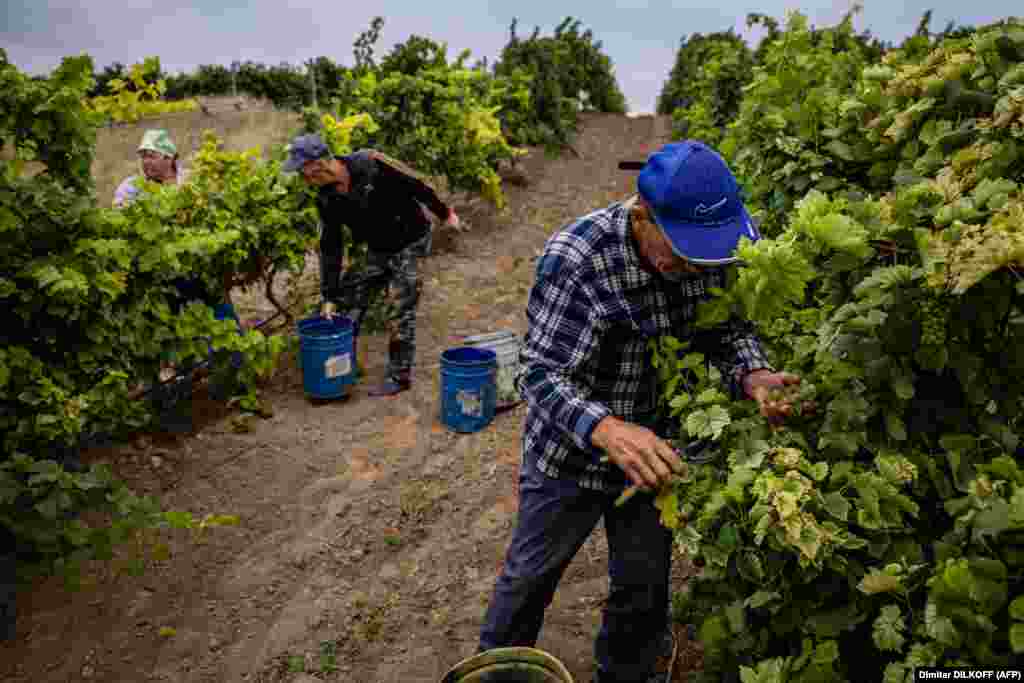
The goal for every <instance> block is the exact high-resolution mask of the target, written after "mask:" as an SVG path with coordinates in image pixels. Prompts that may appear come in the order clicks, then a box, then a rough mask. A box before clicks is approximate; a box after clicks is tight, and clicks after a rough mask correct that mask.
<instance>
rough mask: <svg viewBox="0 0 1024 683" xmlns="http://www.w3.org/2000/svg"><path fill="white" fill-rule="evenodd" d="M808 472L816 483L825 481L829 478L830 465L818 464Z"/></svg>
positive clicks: (825, 463) (812, 466)
mask: <svg viewBox="0 0 1024 683" xmlns="http://www.w3.org/2000/svg"><path fill="white" fill-rule="evenodd" d="M808 471H809V474H810V475H811V477H813V478H814V481H824V480H825V477H827V476H828V463H827V462H816V463H814V464H813V465H811V466H810V467H809V468H808Z"/></svg>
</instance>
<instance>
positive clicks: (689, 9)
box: [0, 0, 1024, 112]
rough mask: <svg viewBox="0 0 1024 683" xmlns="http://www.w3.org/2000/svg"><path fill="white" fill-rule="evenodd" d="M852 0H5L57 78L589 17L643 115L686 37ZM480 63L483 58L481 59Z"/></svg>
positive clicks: (953, 15) (941, 12)
mask: <svg viewBox="0 0 1024 683" xmlns="http://www.w3.org/2000/svg"><path fill="white" fill-rule="evenodd" d="M849 4H850V3H849V0H803V1H802V2H800V3H799V4H797V3H795V2H792V1H784V0H717V1H716V2H709V3H708V4H707V6H705V7H700V8H698V7H693V6H691V5H692V3H686V2H668V1H664V0H661V1H659V0H604V1H602V0H561V1H560V2H552V1H551V0H547V1H542V0H514V1H512V2H509V1H508V0H501V1H497V0H458V1H456V0H448V1H445V0H434V1H433V2H429V1H424V0H376V1H375V2H355V1H354V0H288V2H282V1H281V0H209V1H208V2H185V1H184V0H89V1H88V2H86V1H85V0H80V1H78V2H76V1H74V0H0V47H3V48H4V49H6V50H7V53H8V58H9V59H10V60H11V61H12V62H14V64H16V65H17V66H18V67H19V68H20V69H22V70H23V71H26V72H29V73H32V74H38V73H46V72H48V71H49V70H51V69H52V68H53V67H55V66H56V65H58V64H59V63H60V59H61V57H63V56H67V55H72V54H79V53H82V52H87V53H89V54H90V55H92V57H93V59H94V61H95V63H96V67H97V70H99V69H101V68H102V67H104V66H106V65H107V64H110V63H113V62H115V61H119V62H122V63H124V64H131V63H133V62H136V61H141V60H142V58H144V57H145V56H147V55H157V56H159V57H160V60H161V63H162V65H163V67H164V70H165V71H167V72H169V73H175V72H177V71H182V70H191V69H193V68H194V67H195V66H197V65H198V64H224V65H229V64H230V63H231V62H232V61H233V60H236V59H237V60H241V61H245V60H249V59H251V60H254V61H257V62H263V63H265V64H279V63H281V62H289V63H292V64H298V63H300V62H302V61H305V60H308V59H311V58H313V57H317V56H320V55H324V56H327V57H330V58H331V59H333V60H334V61H336V62H340V63H342V64H346V65H351V64H352V42H353V40H355V38H356V36H358V35H359V33H360V32H361V31H363V30H365V29H366V28H367V27H368V26H369V23H370V20H371V19H372V18H373V16H375V15H380V16H382V17H384V20H385V23H384V29H383V31H382V33H381V39H380V41H379V42H378V46H377V53H378V55H380V54H382V53H384V52H386V51H387V50H388V49H389V48H390V47H391V46H392V45H394V44H395V43H398V42H402V41H404V40H406V39H407V38H408V37H409V36H410V35H421V36H425V37H428V38H431V39H433V40H436V41H439V42H446V43H447V44H448V54H449V56H450V57H454V56H456V55H457V54H458V53H459V51H461V50H463V49H467V48H468V49H469V50H470V51H471V52H472V54H473V57H474V58H479V57H484V56H486V57H488V59H489V61H491V62H493V60H494V58H495V57H496V56H497V55H498V53H499V52H500V50H501V48H502V46H504V45H505V43H506V42H507V41H508V28H509V25H510V23H511V22H512V19H513V18H516V17H518V19H519V29H518V33H519V34H520V35H524V34H525V35H529V34H530V33H531V32H532V31H533V28H534V26H540V28H541V32H542V35H550V34H551V33H552V32H553V31H554V28H555V26H557V25H558V23H559V22H560V21H561V20H562V19H564V18H565V17H567V16H572V17H575V18H578V19H581V20H582V21H583V26H584V27H586V28H590V29H592V30H593V32H594V35H595V36H596V37H597V38H598V39H599V40H601V41H602V42H603V44H604V49H605V51H606V53H607V54H608V55H609V56H610V57H611V59H612V62H613V64H614V67H615V74H616V77H617V78H618V81H619V85H620V87H621V88H622V91H623V92H624V93H625V95H626V99H627V102H628V104H629V107H630V109H631V110H632V111H637V112H645V111H652V110H653V109H654V106H655V101H656V99H657V96H658V92H659V91H660V90H661V84H662V82H663V81H664V80H665V78H666V76H667V74H668V71H669V69H670V68H671V67H672V62H673V58H674V56H675V51H676V49H677V48H678V46H679V39H680V38H681V37H682V36H684V35H688V34H691V33H695V32H701V33H710V32H713V31H719V30H725V29H728V28H729V27H730V26H733V27H735V28H736V30H737V31H739V32H740V33H741V35H744V36H745V37H747V38H748V40H750V41H751V42H752V43H753V42H754V41H756V40H757V39H758V38H759V37H760V36H759V34H754V33H751V32H750V31H748V30H747V29H746V27H745V26H744V20H745V17H746V15H747V13H748V12H752V11H756V12H762V13H764V14H770V15H772V16H776V17H779V18H780V19H781V18H782V17H783V16H784V13H785V11H786V10H787V9H789V8H799V9H801V10H802V11H803V12H804V13H805V14H807V15H808V16H809V17H810V19H811V21H812V22H813V23H815V24H817V25H819V26H821V25H825V24H831V23H835V22H836V21H837V20H838V19H839V18H840V17H841V16H842V15H843V13H844V12H845V11H846V10H847V8H848V7H849ZM863 4H864V5H865V9H864V11H863V12H862V13H861V15H860V16H859V18H858V20H857V28H858V29H859V30H863V29H870V30H871V32H872V33H873V34H874V35H876V36H878V37H880V38H882V39H885V40H893V41H897V40H899V39H901V38H902V37H903V36H905V35H907V34H908V33H910V32H911V31H913V30H914V27H915V26H916V25H917V21H918V19H919V18H920V16H921V14H922V13H923V12H924V10H925V9H927V8H929V7H931V8H932V9H933V10H934V12H933V17H934V18H933V21H932V29H933V30H936V31H937V30H941V29H942V28H943V27H944V26H945V25H946V23H947V22H948V21H949V20H950V19H954V20H956V21H957V22H958V23H961V24H980V23H987V22H990V21H994V20H997V19H1002V18H1005V17H1007V16H1011V15H1013V14H1014V13H1016V14H1018V15H1020V14H1024V11H1022V10H1021V9H1020V8H1021V6H1022V0H973V1H972V2H954V1H953V0H931V1H930V2H928V1H919V0H905V1H903V2H899V1H893V0H886V1H880V0H865V1H864V3H863ZM470 63H472V60H471V62H470Z"/></svg>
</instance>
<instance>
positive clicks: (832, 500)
mask: <svg viewBox="0 0 1024 683" xmlns="http://www.w3.org/2000/svg"><path fill="white" fill-rule="evenodd" d="M823 500H824V503H825V510H826V511H827V512H828V513H829V514H830V515H832V516H833V517H835V518H836V519H839V520H842V521H844V522H845V521H846V520H847V518H848V517H849V515H850V508H851V507H853V506H852V505H850V501H848V500H846V498H844V497H843V494H841V493H839V492H838V491H833V492H832V493H829V494H826V495H825V496H823Z"/></svg>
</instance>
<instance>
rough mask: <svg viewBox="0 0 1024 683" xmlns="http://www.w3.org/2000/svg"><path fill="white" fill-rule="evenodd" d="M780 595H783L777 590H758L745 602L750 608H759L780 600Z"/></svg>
mask: <svg viewBox="0 0 1024 683" xmlns="http://www.w3.org/2000/svg"><path fill="white" fill-rule="evenodd" d="M780 597H782V596H781V595H779V593H778V592H776V591H757V592H756V593H754V594H753V595H751V596H750V597H749V598H747V599H746V600H745V601H744V603H743V604H745V605H746V606H747V607H749V608H750V609H758V608H761V607H764V606H765V605H767V604H770V603H772V602H774V601H775V600H778V599H779V598H780Z"/></svg>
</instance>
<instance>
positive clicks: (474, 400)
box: [455, 390, 484, 417]
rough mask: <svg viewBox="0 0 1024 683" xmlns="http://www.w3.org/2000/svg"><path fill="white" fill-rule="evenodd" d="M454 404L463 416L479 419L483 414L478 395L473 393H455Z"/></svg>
mask: <svg viewBox="0 0 1024 683" xmlns="http://www.w3.org/2000/svg"><path fill="white" fill-rule="evenodd" d="M455 402H456V403H458V404H459V407H460V408H461V409H462V414H463V415H466V416H468V417H481V416H482V415H483V414H484V406H483V401H481V400H480V394H478V393H477V392H475V391H465V390H462V391H457V392H455Z"/></svg>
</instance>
